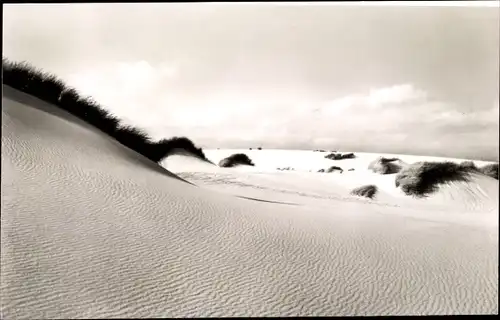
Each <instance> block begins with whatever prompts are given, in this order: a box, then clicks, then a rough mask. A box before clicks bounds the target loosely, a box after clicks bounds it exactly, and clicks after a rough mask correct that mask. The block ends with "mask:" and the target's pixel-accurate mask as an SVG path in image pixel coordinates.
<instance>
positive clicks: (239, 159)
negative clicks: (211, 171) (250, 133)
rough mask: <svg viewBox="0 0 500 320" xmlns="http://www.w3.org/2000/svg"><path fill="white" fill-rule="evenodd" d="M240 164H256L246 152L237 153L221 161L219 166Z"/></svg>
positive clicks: (229, 166)
mask: <svg viewBox="0 0 500 320" xmlns="http://www.w3.org/2000/svg"><path fill="white" fill-rule="evenodd" d="M239 165H245V166H254V164H253V162H252V160H251V159H250V158H249V157H248V156H247V155H246V154H244V153H235V154H232V155H230V156H229V157H227V158H224V159H222V160H221V161H219V167H223V168H231V167H235V166H239Z"/></svg>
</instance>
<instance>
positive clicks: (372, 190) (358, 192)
mask: <svg viewBox="0 0 500 320" xmlns="http://www.w3.org/2000/svg"><path fill="white" fill-rule="evenodd" d="M376 193H377V186H374V185H372V184H370V185H366V186H362V187H359V188H356V189H354V190H352V191H351V194H352V195H355V196H359V197H366V198H369V199H373V197H374V196H375V194H376Z"/></svg>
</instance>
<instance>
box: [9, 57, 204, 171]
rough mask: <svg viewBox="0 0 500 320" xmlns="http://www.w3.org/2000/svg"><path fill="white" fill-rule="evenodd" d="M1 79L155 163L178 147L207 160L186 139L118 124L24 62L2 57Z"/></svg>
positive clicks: (89, 100) (94, 104)
mask: <svg viewBox="0 0 500 320" xmlns="http://www.w3.org/2000/svg"><path fill="white" fill-rule="evenodd" d="M2 81H3V84H4V85H7V86H9V87H12V88H14V89H16V90H19V91H22V92H24V93H26V94H29V95H32V96H34V97H37V98H38V99H41V100H43V101H46V102H48V103H51V104H53V105H55V106H56V107H58V108H60V109H62V110H65V111H66V112H68V113H70V114H72V115H74V116H76V117H78V118H80V119H81V120H83V121H85V122H86V123H88V124H90V125H92V126H94V127H96V128H97V129H99V130H101V131H102V132H104V133H106V134H108V135H109V136H111V137H113V138H114V139H116V140H117V141H118V142H120V143H121V144H123V145H124V146H126V147H128V148H130V149H132V150H134V151H136V152H137V153H139V154H141V155H143V156H145V157H146V158H148V159H150V160H152V161H154V162H159V161H161V160H163V159H164V158H166V157H168V156H169V155H170V154H171V153H172V150H174V149H179V148H181V149H184V150H186V151H188V152H190V153H192V154H193V155H195V156H197V157H199V158H201V159H203V160H205V161H208V159H207V158H206V157H205V155H204V153H203V151H202V149H201V148H197V147H196V146H195V145H194V143H193V142H192V141H191V140H189V139H188V138H186V137H174V138H171V139H163V140H160V141H159V142H153V141H152V140H151V139H150V137H149V136H148V134H147V133H146V132H144V131H143V130H142V129H139V128H136V127H133V126H130V125H123V124H121V122H120V120H119V119H118V118H117V117H115V116H113V115H112V114H110V113H109V112H108V111H107V110H105V109H104V108H103V107H102V106H101V105H99V103H97V102H96V101H94V100H93V99H92V98H91V97H84V96H82V95H81V94H80V93H79V92H78V91H77V90H76V89H74V88H71V87H68V86H66V85H65V84H64V82H63V81H62V80H61V79H59V78H57V77H56V76H55V75H52V74H49V73H47V72H44V71H43V70H41V69H38V68H36V67H34V66H32V65H31V64H29V63H28V62H26V61H23V62H12V61H9V59H7V58H5V57H3V58H2Z"/></svg>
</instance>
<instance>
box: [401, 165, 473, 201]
mask: <svg viewBox="0 0 500 320" xmlns="http://www.w3.org/2000/svg"><path fill="white" fill-rule="evenodd" d="M471 172H472V171H471V169H469V168H464V167H462V166H460V165H459V164H456V163H453V162H449V161H446V162H416V163H414V164H412V165H409V166H408V167H406V168H404V169H402V170H401V171H400V172H399V173H398V174H397V176H396V179H395V184H396V187H400V188H401V190H403V192H404V193H405V194H406V195H412V196H415V197H425V196H428V195H429V194H432V193H433V192H435V191H437V190H438V188H439V186H440V185H441V184H445V183H448V182H452V181H469V178H470V173H471Z"/></svg>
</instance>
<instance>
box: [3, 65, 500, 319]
mask: <svg viewBox="0 0 500 320" xmlns="http://www.w3.org/2000/svg"><path fill="white" fill-rule="evenodd" d="M11 75H12V74H11ZM29 77H30V74H29V73H27V74H25V75H23V76H22V77H21V78H20V80H19V79H16V78H8V77H7V78H6V77H5V73H4V85H3V97H2V158H1V161H2V166H1V175H2V179H1V188H2V201H1V206H2V207H1V210H2V223H1V249H2V250H1V264H0V268H1V279H2V280H1V282H0V286H1V288H0V289H1V290H0V304H1V306H0V314H1V317H2V319H54V318H58V319H75V318H155V317H156V318H160V317H170V318H174V317H289V316H290V317H305V316H353V315H355V316H377V315H379V316H380V315H445V314H446V315H450V314H490V313H491V314H496V313H498V180H496V179H493V178H491V177H489V176H487V175H485V174H482V173H478V172H475V173H474V172H472V173H470V175H469V176H468V179H455V180H449V179H448V181H447V182H446V183H442V184H440V186H439V188H438V189H437V190H433V192H432V193H431V194H430V195H429V196H427V197H425V198H422V199H420V198H414V197H412V196H408V195H406V194H405V193H404V192H403V191H402V190H401V188H400V187H396V185H395V179H396V177H395V176H396V175H381V174H378V173H374V172H371V171H370V170H369V169H368V165H369V163H370V162H372V161H373V160H374V159H376V158H377V157H378V156H383V157H386V158H391V157H397V158H399V159H401V160H402V161H404V162H405V163H408V164H410V165H412V164H415V163H417V162H425V161H427V162H431V161H452V162H454V163H457V166H458V164H459V163H460V162H462V161H464V159H437V160H436V159H433V158H432V157H416V156H405V155H378V154H377V155H375V154H363V153H356V157H355V158H349V159H344V160H342V166H344V168H355V171H344V172H343V174H318V173H316V172H315V171H317V170H318V169H320V168H328V167H329V166H331V164H332V161H331V160H329V159H325V158H324V154H322V153H316V152H311V151H294V150H268V149H267V148H266V149H265V150H248V149H245V150H224V149H221V150H203V151H202V152H203V155H204V156H205V157H206V159H208V161H206V160H204V159H203V156H201V154H198V156H193V154H196V153H197V151H193V150H194V149H192V148H190V149H191V151H189V150H187V149H183V148H182V147H181V148H178V145H176V144H175V143H173V144H170V145H169V146H168V152H167V153H163V155H165V154H168V157H166V158H165V157H161V155H162V152H160V151H159V150H161V146H160V147H159V149H155V148H149V147H144V146H148V145H149V146H150V147H151V146H155V144H154V143H152V142H147V143H145V144H144V141H145V140H144V139H142V138H144V137H147V136H143V135H142V133H140V132H139V131H135V129H134V128H130V130H129V129H123V130H122V131H118V129H117V128H118V127H117V124H119V121H118V120H117V119H115V118H112V117H107V116H106V117H104V118H105V119H107V120H106V121H103V122H101V120H102V119H103V118H102V116H103V114H104V115H107V114H105V113H102V111H99V110H101V109H97V108H94V109H93V108H92V107H91V108H90V109H79V108H85V106H88V104H87V102H85V103H83V104H81V102H79V101H80V100H79V99H76V100H75V99H74V96H73V95H72V94H69V95H68V98H67V99H69V100H68V101H73V102H71V103H70V104H67V105H65V107H62V106H61V105H60V104H58V103H60V102H56V101H55V100H54V99H55V94H56V93H57V92H58V91H57V90H59V89H58V88H59V87H58V85H57V83H56V84H55V85H54V84H53V82H52V84H51V82H50V81H49V83H42V84H37V86H35V87H30V88H26V87H22V88H21V87H18V88H20V89H22V90H23V91H24V92H21V91H20V90H16V89H15V88H16V85H14V87H12V86H11V84H13V83H21V84H23V83H25V82H23V81H25V80H26V79H27V78H29ZM6 79H7V82H9V81H11V82H9V83H10V85H9V83H7V82H6ZM23 79H24V80H23ZM30 79H31V78H30ZM30 81H31V80H29V81H28V84H30V83H31V82H30ZM36 82H44V79H38V80H36V81H35V83H36ZM40 88H42V89H43V90H42V89H40ZM47 96H48V98H47ZM37 97H38V98H37ZM43 97H46V98H44V99H43V101H42V100H40V98H43ZM57 99H59V98H57ZM58 101H59V100H58ZM69 106H71V108H73V107H74V109H65V108H69ZM77 106H78V107H77ZM68 110H70V111H69V112H68ZM85 110H90V111H88V112H86V111H85ZM113 119H114V120H113ZM113 128H114V129H113ZM125 137H128V138H125ZM141 141H142V142H141ZM187 143H188V142H187V141H185V142H183V143H182V144H181V145H186V144H187ZM174 146H177V147H175V148H174ZM193 146H194V144H193ZM134 147H137V148H135V149H134ZM143 147H144V148H143ZM194 148H195V147H194ZM188 149H189V148H188ZM186 150H187V151H186ZM238 153H244V154H245V155H246V156H247V157H248V158H249V159H251V162H252V163H253V164H255V165H254V166H248V165H242V166H235V167H233V168H225V167H219V166H216V165H214V163H219V161H221V160H222V159H225V158H226V157H227V156H228V155H233V154H238ZM155 159H156V160H158V161H155ZM152 160H153V161H152ZM474 162H475V164H476V165H477V166H478V167H483V166H485V165H488V164H490V163H487V162H480V161H474ZM283 167H290V168H294V170H286V171H279V170H276V168H283ZM443 170H444V169H443ZM443 170H442V171H443ZM309 171H312V172H309ZM444 171H446V170H444ZM417 172H418V170H417ZM360 186H372V187H370V188H368V189H371V190H376V193H374V195H375V196H374V197H373V199H371V200H369V199H366V197H365V196H363V195H362V196H361V197H358V196H353V195H352V194H351V191H352V190H353V189H355V188H358V187H360ZM368 194H369V192H368V193H366V195H368Z"/></svg>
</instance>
